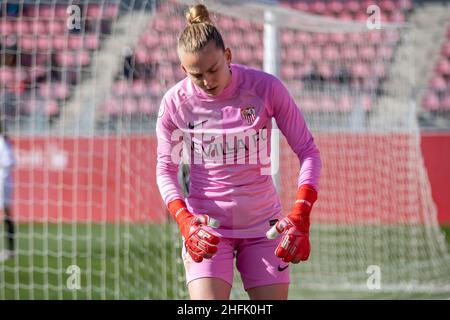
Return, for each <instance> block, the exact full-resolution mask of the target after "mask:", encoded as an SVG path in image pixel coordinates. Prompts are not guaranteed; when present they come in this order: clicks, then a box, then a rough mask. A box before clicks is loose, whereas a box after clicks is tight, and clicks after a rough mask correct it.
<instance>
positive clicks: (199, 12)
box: [186, 4, 212, 25]
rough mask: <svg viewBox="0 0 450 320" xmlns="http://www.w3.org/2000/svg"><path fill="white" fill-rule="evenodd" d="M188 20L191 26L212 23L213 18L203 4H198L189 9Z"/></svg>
mask: <svg viewBox="0 0 450 320" xmlns="http://www.w3.org/2000/svg"><path fill="white" fill-rule="evenodd" d="M186 19H187V22H188V24H189V25H193V24H196V23H211V24H212V21H211V18H210V17H209V11H208V8H206V6H205V5H203V4H197V5H195V6H193V7H191V8H190V9H189V11H188V12H187V14H186Z"/></svg>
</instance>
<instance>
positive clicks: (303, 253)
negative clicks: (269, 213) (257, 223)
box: [266, 185, 317, 263]
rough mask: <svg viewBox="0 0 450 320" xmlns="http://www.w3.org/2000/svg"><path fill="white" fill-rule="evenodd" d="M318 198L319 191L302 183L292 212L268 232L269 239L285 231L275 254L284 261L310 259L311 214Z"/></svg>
mask: <svg viewBox="0 0 450 320" xmlns="http://www.w3.org/2000/svg"><path fill="white" fill-rule="evenodd" d="M316 200H317V191H316V190H315V189H314V188H313V187H312V186H310V185H302V186H301V187H300V188H299V189H298V191H297V200H296V201H295V205H294V208H293V209H292V211H291V213H290V214H289V215H288V216H287V217H285V218H283V219H281V220H280V221H278V222H277V223H276V224H275V225H274V226H273V227H272V228H271V229H270V230H269V231H268V232H267V234H266V235H267V238H269V239H274V238H276V237H277V236H278V235H279V234H281V233H284V236H283V238H282V239H281V241H280V243H279V244H278V246H277V249H276V250H275V255H276V256H277V257H279V258H281V259H282V260H283V261H284V262H292V263H299V262H300V261H305V260H308V258H309V254H310V252H311V245H310V242H309V226H310V217H309V216H310V213H311V209H312V206H313V204H314V202H315V201H316Z"/></svg>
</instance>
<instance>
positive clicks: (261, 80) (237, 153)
mask: <svg viewBox="0 0 450 320" xmlns="http://www.w3.org/2000/svg"><path fill="white" fill-rule="evenodd" d="M231 71H232V78H231V82H230V84H229V85H228V86H227V87H226V88H225V89H224V90H223V91H222V92H221V93H220V94H219V95H217V96H209V95H207V94H206V92H204V91H203V90H202V89H200V88H198V87H197V86H195V84H194V83H193V82H192V81H191V80H190V79H189V78H185V79H184V80H182V81H180V82H179V83H178V84H176V85H175V86H174V87H172V88H171V89H170V90H169V91H168V92H167V93H166V94H165V95H164V97H163V100H162V102H161V106H160V109H159V114H158V120H157V125H156V133H157V138H158V148H157V152H158V157H157V168H156V175H157V184H158V187H159V191H160V193H161V195H162V197H163V199H164V202H165V203H166V205H167V204H168V203H169V202H170V201H172V200H175V199H183V200H185V201H186V204H187V207H188V210H189V211H190V212H192V213H193V214H207V215H209V216H211V217H213V218H214V219H216V220H219V222H220V227H219V229H217V230H216V231H217V233H219V234H220V235H222V236H224V237H229V238H254V237H262V236H264V235H265V233H266V231H267V230H268V229H269V228H270V226H269V221H270V220H273V219H279V218H281V204H280V200H279V197H278V194H277V192H276V189H275V186H274V183H273V180H272V176H271V163H270V141H271V134H272V118H274V119H275V121H276V123H277V126H278V128H279V130H280V131H281V133H282V134H283V135H284V136H285V137H286V139H287V142H288V143H289V145H290V147H291V148H292V150H293V151H294V152H295V154H296V155H297V157H298V159H299V161H300V164H301V166H300V172H299V175H298V181H297V183H298V186H301V185H303V184H309V185H312V186H314V187H315V188H316V189H318V182H319V176H320V169H321V161H320V154H319V150H318V149H317V147H316V145H315V143H314V139H313V137H312V135H311V133H310V131H309V129H308V127H307V125H306V123H305V120H304V117H303V115H302V113H301V111H300V110H299V108H298V107H297V105H296V104H295V102H294V100H293V99H292V98H291V96H290V94H289V92H288V90H287V89H286V87H285V86H284V85H283V84H282V82H281V81H280V80H278V79H277V78H276V77H274V76H272V75H270V74H268V73H265V72H263V71H259V70H255V69H251V68H248V67H244V66H241V65H237V64H232V65H231ZM182 159H184V160H185V161H188V163H189V165H190V187H189V195H188V196H187V198H186V199H185V197H184V195H183V192H182V190H181V187H180V185H179V182H178V165H179V163H180V161H181V160H182ZM293 200H294V199H293Z"/></svg>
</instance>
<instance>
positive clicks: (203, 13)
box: [178, 4, 225, 52]
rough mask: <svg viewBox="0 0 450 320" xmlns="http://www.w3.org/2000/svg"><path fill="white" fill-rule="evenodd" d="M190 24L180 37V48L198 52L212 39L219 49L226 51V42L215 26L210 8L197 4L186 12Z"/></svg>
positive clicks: (185, 50)
mask: <svg viewBox="0 0 450 320" xmlns="http://www.w3.org/2000/svg"><path fill="white" fill-rule="evenodd" d="M186 20H187V23H188V25H187V26H186V28H184V30H183V32H182V33H181V35H180V37H179V38H178V50H180V49H181V50H183V51H184V52H197V51H200V50H201V49H203V48H204V47H205V46H206V45H207V44H208V43H209V42H210V41H214V43H215V44H216V46H217V48H218V49H222V50H224V51H225V44H224V42H223V39H222V35H221V34H220V32H219V30H218V29H217V28H216V27H215V26H214V24H213V22H212V21H211V17H210V15H209V11H208V8H207V7H206V6H205V5H203V4H197V5H195V6H193V7H191V8H189V11H188V12H187V13H186Z"/></svg>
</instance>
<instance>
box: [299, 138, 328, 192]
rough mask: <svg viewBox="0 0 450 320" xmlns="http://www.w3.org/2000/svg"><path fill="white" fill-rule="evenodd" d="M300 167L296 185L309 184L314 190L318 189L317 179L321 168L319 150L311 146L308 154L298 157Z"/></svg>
mask: <svg viewBox="0 0 450 320" xmlns="http://www.w3.org/2000/svg"><path fill="white" fill-rule="evenodd" d="M300 163H301V168H300V173H299V175H298V183H297V185H298V187H300V186H302V185H305V184H307V185H311V186H313V187H314V189H315V190H317V191H318V190H319V179H320V173H321V170H322V160H321V159H320V154H319V150H318V149H317V148H315V147H314V148H312V149H311V150H310V151H309V152H308V154H307V155H306V156H304V157H302V158H301V159H300Z"/></svg>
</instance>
